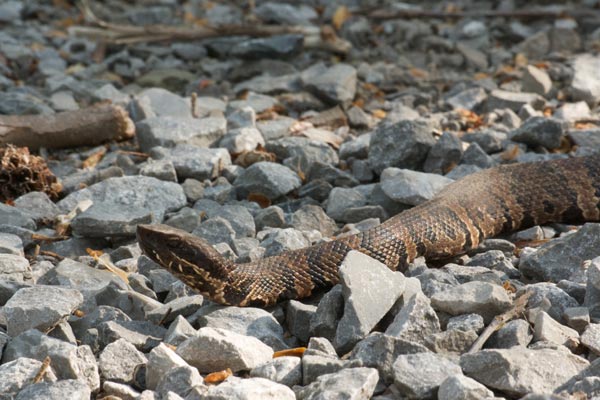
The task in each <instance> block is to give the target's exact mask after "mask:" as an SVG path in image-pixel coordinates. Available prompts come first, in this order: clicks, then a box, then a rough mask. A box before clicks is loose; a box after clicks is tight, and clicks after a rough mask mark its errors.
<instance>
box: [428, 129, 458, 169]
mask: <svg viewBox="0 0 600 400" xmlns="http://www.w3.org/2000/svg"><path fill="white" fill-rule="evenodd" d="M462 154H463V143H462V141H461V140H460V139H459V138H458V137H457V136H456V135H454V134H453V133H450V132H444V133H443V134H442V136H440V138H439V139H438V140H437V142H435V144H434V145H433V146H431V149H430V150H429V153H427V158H426V159H425V164H424V165H423V170H424V171H425V172H431V173H435V174H445V173H446V172H449V171H450V170H451V169H452V168H453V167H454V166H456V165H457V164H458V163H459V162H460V160H461V158H462Z"/></svg>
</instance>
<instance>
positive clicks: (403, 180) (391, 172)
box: [381, 168, 453, 206]
mask: <svg viewBox="0 0 600 400" xmlns="http://www.w3.org/2000/svg"><path fill="white" fill-rule="evenodd" d="M452 182H453V180H452V179H448V178H446V177H443V176H441V175H437V174H427V173H424V172H417V171H412V170H409V169H398V168H387V169H385V170H384V171H383V173H382V174H381V188H382V189H383V191H384V193H385V194H386V195H387V196H389V197H390V198H391V199H392V200H394V201H397V202H398V203H402V204H406V205H412V206H416V205H419V204H421V203H424V202H425V201H427V200H431V199H432V198H433V197H434V196H435V195H436V194H437V193H439V192H440V191H441V190H442V189H443V188H444V187H446V186H447V185H449V184H450V183H452Z"/></svg>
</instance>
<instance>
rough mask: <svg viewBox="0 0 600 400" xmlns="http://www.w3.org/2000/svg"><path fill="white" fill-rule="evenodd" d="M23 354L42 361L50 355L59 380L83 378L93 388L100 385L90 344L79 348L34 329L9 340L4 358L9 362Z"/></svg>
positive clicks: (94, 389) (3, 359)
mask: <svg viewBox="0 0 600 400" xmlns="http://www.w3.org/2000/svg"><path fill="white" fill-rule="evenodd" d="M21 357H27V358H33V359H35V360H38V361H43V360H44V359H45V358H46V357H50V359H51V360H52V370H53V371H54V372H55V373H56V376H57V377H58V378H59V379H77V380H81V381H83V382H84V384H85V385H87V386H88V387H89V389H90V390H92V391H96V390H98V389H99V388H100V377H99V375H98V367H97V365H96V359H95V357H94V354H93V353H92V351H91V350H90V348H89V347H88V346H79V347H78V346H75V345H73V344H70V343H67V342H64V341H62V340H59V339H54V338H51V337H48V336H46V335H44V334H42V333H41V332H40V331H38V330H35V329H31V330H28V331H26V332H23V333H21V334H20V335H19V336H16V337H14V338H13V339H12V340H11V341H10V342H8V344H7V345H6V348H5V350H4V355H3V358H2V361H3V362H4V363H8V362H10V361H13V360H16V359H18V358H21Z"/></svg>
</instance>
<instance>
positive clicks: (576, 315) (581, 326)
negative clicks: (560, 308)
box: [563, 307, 590, 333]
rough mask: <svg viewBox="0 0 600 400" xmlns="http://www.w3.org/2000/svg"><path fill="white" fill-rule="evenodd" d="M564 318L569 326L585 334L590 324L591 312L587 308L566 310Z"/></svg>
mask: <svg viewBox="0 0 600 400" xmlns="http://www.w3.org/2000/svg"><path fill="white" fill-rule="evenodd" d="M563 316H564V318H565V322H566V323H567V325H568V326H570V327H571V328H573V329H575V330H576V331H577V332H579V333H583V331H584V330H585V329H586V328H587V326H588V325H589V324H590V311H589V310H588V308H587V307H569V308H565V311H564V314H563Z"/></svg>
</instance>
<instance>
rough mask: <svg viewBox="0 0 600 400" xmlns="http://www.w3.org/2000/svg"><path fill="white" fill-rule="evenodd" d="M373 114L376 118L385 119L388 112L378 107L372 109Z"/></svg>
mask: <svg viewBox="0 0 600 400" xmlns="http://www.w3.org/2000/svg"><path fill="white" fill-rule="evenodd" d="M371 115H372V116H374V117H375V118H379V119H384V118H385V117H386V116H387V113H386V112H385V111H384V110H381V109H379V108H378V109H376V110H373V111H371Z"/></svg>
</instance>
